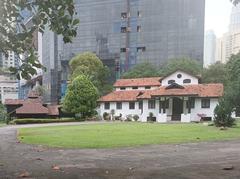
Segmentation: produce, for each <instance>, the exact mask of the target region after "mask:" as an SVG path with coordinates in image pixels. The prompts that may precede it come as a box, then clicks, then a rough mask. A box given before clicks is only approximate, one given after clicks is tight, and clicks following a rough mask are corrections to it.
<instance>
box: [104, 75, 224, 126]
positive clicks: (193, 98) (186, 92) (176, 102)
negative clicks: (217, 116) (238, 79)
mask: <svg viewBox="0 0 240 179" xmlns="http://www.w3.org/2000/svg"><path fill="white" fill-rule="evenodd" d="M200 82H201V79H200V77H197V76H194V75H191V74H189V73H186V72H184V71H181V70H178V71H176V72H174V73H172V74H169V75H167V76H165V77H163V78H161V77H154V78H139V79H120V80H118V81H117V82H116V83H115V84H114V87H115V90H114V91H113V92H111V93H110V94H108V95H106V96H103V97H102V98H100V99H99V104H100V114H101V116H103V114H104V113H109V114H110V113H111V111H112V110H114V112H115V115H116V116H122V117H123V118H126V116H128V115H138V116H139V121H142V122H147V120H148V119H149V115H150V113H151V115H153V116H154V118H155V119H156V121H157V122H161V123H166V122H169V121H181V122H193V121H200V120H213V117H214V109H215V107H216V106H217V104H218V101H219V98H220V97H221V96H222V95H223V85H222V84H201V83H200Z"/></svg>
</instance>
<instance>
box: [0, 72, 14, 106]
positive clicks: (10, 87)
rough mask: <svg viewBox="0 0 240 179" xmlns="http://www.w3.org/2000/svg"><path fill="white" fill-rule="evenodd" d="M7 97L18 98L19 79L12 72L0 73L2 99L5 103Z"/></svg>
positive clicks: (0, 99) (0, 97)
mask: <svg viewBox="0 0 240 179" xmlns="http://www.w3.org/2000/svg"><path fill="white" fill-rule="evenodd" d="M6 99H18V81H17V80H16V77H15V76H12V75H10V74H7V73H6V74H2V75H0V101H1V103H5V101H6Z"/></svg>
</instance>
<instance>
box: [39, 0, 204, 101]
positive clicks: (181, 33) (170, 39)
mask: <svg viewBox="0 0 240 179" xmlns="http://www.w3.org/2000/svg"><path fill="white" fill-rule="evenodd" d="M75 5H76V10H77V12H78V14H77V16H78V17H79V19H80V25H79V28H78V35H77V37H76V38H75V39H74V41H73V43H72V44H64V43H63V41H62V40H61V37H57V36H56V35H54V34H53V33H51V32H47V33H45V34H44V36H45V37H43V64H44V65H45V66H47V67H49V69H48V72H47V73H45V75H44V76H45V77H44V76H43V84H46V86H48V87H49V92H50V91H51V90H52V89H55V88H56V86H54V85H51V81H52V82H54V83H55V82H56V81H57V82H60V84H59V85H58V88H59V87H60V88H61V86H64V88H65V87H66V81H67V79H68V75H69V69H68V62H69V60H70V59H71V58H72V57H73V56H74V55H76V54H78V53H82V52H86V51H90V52H94V53H96V54H97V55H98V56H99V57H100V59H101V60H102V61H103V63H104V64H105V65H107V66H108V67H109V68H110V69H111V71H112V80H115V79H116V78H119V77H120V75H121V74H122V73H123V72H125V71H127V70H129V69H130V68H132V67H133V66H134V65H136V64H140V63H144V62H148V63H151V64H153V65H156V66H161V65H163V64H164V63H166V62H167V61H168V60H169V59H173V58H183V57H187V58H192V59H195V60H197V61H199V62H200V63H203V47H204V12H205V0H167V1H166V0H151V1H150V0H101V1H99V0H76V1H75ZM44 40H46V42H44ZM46 45H47V46H46ZM53 57H54V59H53ZM49 61H51V62H49ZM44 62H45V63H44ZM49 63H53V64H52V65H50V66H48V65H49ZM53 71H55V72H53ZM51 75H52V77H49V76H51ZM54 77H59V78H60V79H58V80H56V79H55V80H53V78H54ZM49 78H51V79H49ZM44 79H45V80H44ZM59 95H60V96H61V90H58V96H59Z"/></svg>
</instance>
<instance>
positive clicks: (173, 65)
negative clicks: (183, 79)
mask: <svg viewBox="0 0 240 179" xmlns="http://www.w3.org/2000/svg"><path fill="white" fill-rule="evenodd" d="M176 70H184V71H186V72H188V73H191V74H193V75H199V74H201V71H202V65H201V64H200V63H198V62H197V61H196V60H193V59H189V58H182V59H172V60H169V61H168V63H167V64H166V65H164V66H163V67H162V68H161V70H160V74H161V75H163V76H165V75H168V74H170V73H172V72H174V71H176Z"/></svg>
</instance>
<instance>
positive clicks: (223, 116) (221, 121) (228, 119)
mask: <svg viewBox="0 0 240 179" xmlns="http://www.w3.org/2000/svg"><path fill="white" fill-rule="evenodd" d="M232 112H233V111H232V105H231V104H229V103H228V101H227V100H225V99H222V100H221V101H220V103H219V104H218V105H217V107H216V108H215V110H214V124H215V125H216V126H217V127H232V126H233V125H234V124H235V120H234V119H233V118H232Z"/></svg>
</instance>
